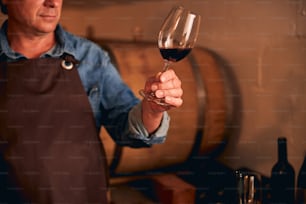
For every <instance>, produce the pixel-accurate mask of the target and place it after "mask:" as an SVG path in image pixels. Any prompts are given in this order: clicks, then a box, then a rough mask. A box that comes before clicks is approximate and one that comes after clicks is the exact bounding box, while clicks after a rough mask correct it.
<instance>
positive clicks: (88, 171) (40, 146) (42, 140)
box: [0, 56, 107, 204]
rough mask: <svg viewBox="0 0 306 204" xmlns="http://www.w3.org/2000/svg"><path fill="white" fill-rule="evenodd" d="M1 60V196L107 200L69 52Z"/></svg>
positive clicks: (98, 147) (75, 203)
mask: <svg viewBox="0 0 306 204" xmlns="http://www.w3.org/2000/svg"><path fill="white" fill-rule="evenodd" d="M63 58H65V60H63V59H61V58H59V59H55V58H45V59H33V60H22V61H19V62H14V63H1V66H0V97H1V98H0V203H14V204H17V203H44V204H45V203H47V204H49V203H63V204H64V203H65V204H68V203H69V204H70V203H71V204H79V203H82V204H83V203H100V204H104V203H106V191H107V172H106V168H107V165H106V159H105V153H104V149H103V147H102V144H101V141H100V140H99V136H98V131H97V129H96V127H95V122H94V118H93V114H92V110H91V107H90V104H89V101H88V97H87V95H86V93H85V90H84V88H83V86H82V83H81V80H80V78H79V75H78V71H77V69H76V68H75V62H76V61H75V60H74V59H73V58H72V57H71V56H65V57H63Z"/></svg>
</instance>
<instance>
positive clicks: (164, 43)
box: [139, 6, 201, 106]
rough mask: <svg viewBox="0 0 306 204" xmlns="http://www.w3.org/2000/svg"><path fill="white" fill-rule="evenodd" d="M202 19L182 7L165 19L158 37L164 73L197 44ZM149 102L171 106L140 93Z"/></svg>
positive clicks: (172, 11)
mask: <svg viewBox="0 0 306 204" xmlns="http://www.w3.org/2000/svg"><path fill="white" fill-rule="evenodd" d="M200 20H201V17H200V16H199V15H198V14H195V13H193V12H191V11H189V10H187V9H185V8H184V7H182V6H177V7H174V8H173V9H172V10H171V11H170V13H169V15H168V16H167V18H166V19H165V21H164V23H163V24H162V27H161V29H160V32H159V35H158V48H159V50H160V53H161V56H162V57H163V59H164V67H163V70H162V72H165V71H167V69H168V67H169V65H170V64H171V63H172V62H178V61H180V60H182V59H183V58H184V57H186V56H187V55H188V54H189V53H190V51H191V49H192V48H193V47H194V44H195V42H196V39H197V36H198V32H199V27H200ZM139 93H140V95H141V96H142V97H144V98H146V99H147V100H148V101H153V102H155V103H157V104H159V105H163V106H169V104H167V103H165V99H164V98H157V97H156V96H155V93H154V92H152V91H150V92H145V91H144V90H143V89H142V90H140V91H139Z"/></svg>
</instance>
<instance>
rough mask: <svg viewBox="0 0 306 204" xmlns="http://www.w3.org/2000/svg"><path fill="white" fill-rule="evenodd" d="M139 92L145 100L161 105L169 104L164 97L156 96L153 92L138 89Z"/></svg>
mask: <svg viewBox="0 0 306 204" xmlns="http://www.w3.org/2000/svg"><path fill="white" fill-rule="evenodd" d="M139 94H140V95H141V96H142V97H143V98H145V99H146V100H147V101H150V102H154V103H156V104H158V105H161V106H171V105H170V104H168V103H166V102H165V98H156V96H155V93H154V92H149V93H146V92H145V91H144V90H143V89H141V90H139Z"/></svg>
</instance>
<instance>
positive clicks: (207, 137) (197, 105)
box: [100, 42, 232, 174]
mask: <svg viewBox="0 0 306 204" xmlns="http://www.w3.org/2000/svg"><path fill="white" fill-rule="evenodd" d="M100 44H101V43H100ZM101 46H102V47H104V48H105V49H107V50H108V51H109V53H110V56H111V58H112V60H113V63H114V64H115V65H116V66H117V68H118V70H119V72H120V74H121V76H122V78H123V80H124V81H125V82H126V83H127V84H128V85H129V86H130V87H131V89H132V90H133V91H134V93H135V94H136V95H137V96H139V94H138V91H139V90H140V89H142V88H143V86H144V84H145V81H146V79H147V78H148V77H149V76H152V75H155V74H156V73H157V72H159V71H161V69H162V66H163V59H162V57H161V55H160V53H159V50H158V48H157V46H156V44H155V43H123V42H121V43H116V42H112V43H111V42H110V43H106V44H103V45H101ZM171 67H172V68H173V69H174V70H175V71H176V73H177V75H178V76H179V77H180V79H181V80H182V87H183V90H184V95H183V100H184V104H183V106H182V107H180V108H178V109H174V110H170V111H169V114H170V116H171V126H170V129H169V134H168V136H167V139H166V142H165V143H163V144H156V145H154V146H152V147H151V148H140V149H134V148H130V147H119V146H116V145H115V143H114V142H113V141H112V139H111V138H110V136H109V135H108V134H107V133H106V131H105V130H102V131H101V138H102V140H103V143H104V146H105V149H106V153H107V157H108V162H109V165H110V167H111V170H112V171H113V173H119V174H126V173H131V172H139V171H147V170H153V169H159V168H163V167H167V166H171V165H177V164H181V163H184V162H186V161H187V160H188V159H189V158H190V157H193V156H202V155H207V154H209V153H211V152H213V151H214V150H216V149H217V148H218V147H219V146H220V145H221V144H224V142H225V140H226V137H225V135H226V134H225V131H226V124H227V123H228V121H229V120H230V118H231V111H232V110H231V108H232V107H231V106H232V105H231V104H230V102H229V101H228V100H227V97H226V93H228V90H227V89H228V87H227V86H226V83H227V79H226V74H224V72H223V71H222V69H223V67H220V65H219V64H218V62H217V59H216V58H214V56H213V55H212V54H211V53H210V52H208V51H207V50H205V49H203V48H194V49H193V50H192V51H191V53H190V54H189V56H188V57H186V58H185V59H183V60H181V61H180V62H177V63H174V64H173V65H172V66H171ZM139 97H140V96H139Z"/></svg>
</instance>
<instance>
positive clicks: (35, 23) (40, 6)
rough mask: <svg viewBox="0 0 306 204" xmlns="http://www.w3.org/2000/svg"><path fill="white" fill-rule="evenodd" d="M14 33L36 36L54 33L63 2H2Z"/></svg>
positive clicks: (21, 0)
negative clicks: (29, 33) (26, 33)
mask: <svg viewBox="0 0 306 204" xmlns="http://www.w3.org/2000/svg"><path fill="white" fill-rule="evenodd" d="M2 1H3V3H4V4H5V5H6V6H7V9H8V19H9V25H10V26H11V25H12V27H13V29H14V31H16V32H18V30H19V31H26V32H31V33H35V34H42V35H43V34H46V33H50V32H53V31H54V29H55V27H56V25H57V23H58V22H59V19H60V15H61V9H62V3H63V0H2Z"/></svg>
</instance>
